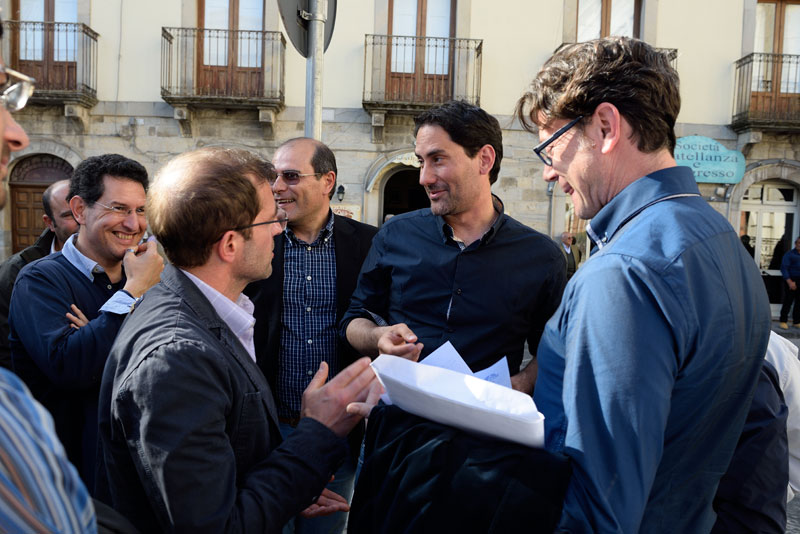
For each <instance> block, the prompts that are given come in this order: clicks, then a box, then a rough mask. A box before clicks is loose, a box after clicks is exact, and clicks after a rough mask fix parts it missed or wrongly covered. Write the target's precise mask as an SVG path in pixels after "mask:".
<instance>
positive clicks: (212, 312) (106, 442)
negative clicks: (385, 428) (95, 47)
mask: <svg viewBox="0 0 800 534" xmlns="http://www.w3.org/2000/svg"><path fill="white" fill-rule="evenodd" d="M274 172H275V171H274V169H273V167H272V166H271V165H270V164H269V163H268V162H266V161H264V160H262V159H260V158H259V157H258V156H255V155H254V154H251V153H249V152H246V151H242V150H229V149H221V148H206V149H202V150H198V151H195V152H190V153H186V154H183V155H181V156H178V157H177V158H175V159H173V160H172V161H171V162H170V163H169V164H167V166H166V167H165V168H164V169H162V171H161V172H160V173H159V174H158V176H157V178H156V182H155V184H153V186H152V188H151V195H150V196H149V197H148V204H147V211H148V215H149V219H150V224H151V228H152V230H153V233H154V234H155V236H156V237H157V238H158V240H159V241H160V243H161V245H162V246H163V247H164V251H165V252H166V255H167V257H168V258H169V260H170V263H171V264H172V265H169V266H167V267H166V269H165V270H164V273H163V275H162V280H161V282H160V283H159V284H158V285H156V286H155V287H153V289H152V290H151V291H149V292H148V293H147V294H146V295H145V296H144V297H143V298H142V299H141V302H139V303H137V304H136V305H135V307H134V309H133V311H132V312H131V314H130V316H129V318H128V319H127V320H126V322H125V324H124V325H123V327H122V329H121V331H120V333H119V336H118V337H117V340H116V342H115V344H114V347H113V349H112V351H111V355H110V357H109V362H108V365H107V366H106V369H105V372H104V376H103V384H102V389H101V400H100V433H101V439H102V450H103V460H104V464H105V470H104V471H105V473H104V474H105V476H104V477H100V478H102V479H103V480H105V481H106V482H107V483H108V487H107V491H106V492H104V497H105V498H106V499H107V500H109V501H110V504H112V505H113V506H114V507H115V508H116V509H117V510H118V511H120V512H121V513H122V514H123V515H125V516H127V517H128V518H129V519H130V520H131V521H132V522H133V523H134V524H136V526H137V527H138V528H139V529H140V530H141V531H142V532H155V531H174V532H209V533H212V532H213V533H217V532H244V531H248V532H277V531H278V530H280V528H281V527H282V526H283V525H284V524H285V523H286V521H288V520H289V519H290V518H291V517H293V516H294V515H296V514H299V513H301V512H303V513H304V514H305V515H307V516H313V515H316V514H325V513H332V512H336V511H342V510H346V509H347V504H346V503H345V502H344V501H343V499H342V498H341V497H338V496H337V495H335V494H333V493H331V492H329V491H327V490H323V488H324V486H325V484H326V483H327V482H328V480H329V479H330V477H331V475H332V474H333V473H334V471H335V470H336V469H337V467H338V466H339V465H340V464H341V462H342V460H343V459H344V457H345V454H346V452H347V445H346V440H345V439H344V436H346V435H347V434H348V432H349V431H350V430H351V429H352V428H353V427H354V426H355V425H356V423H357V422H358V421H359V420H360V418H361V417H360V415H358V414H360V413H364V412H365V411H366V409H365V404H364V403H372V404H374V402H375V401H376V400H377V395H378V391H379V389H380V388H379V386H378V385H377V381H376V380H375V378H374V374H373V373H372V371H371V369H369V359H367V358H363V359H361V360H359V361H358V362H356V363H354V364H353V365H351V366H350V367H348V368H347V369H344V370H342V371H341V372H340V373H339V374H338V375H337V376H336V377H335V378H334V379H332V380H331V381H330V382H328V383H327V384H325V381H326V378H327V374H328V372H327V371H328V367H327V365H326V364H324V363H323V364H321V365H320V367H319V370H318V371H317V372H316V373H315V375H314V378H313V379H312V380H311V383H310V384H309V386H308V388H307V389H306V391H305V392H304V394H303V401H302V409H301V414H300V415H301V419H300V421H299V423H298V425H297V429H296V430H295V432H293V433H292V435H291V436H290V437H289V438H288V439H286V440H284V441H283V442H282V443H281V437H280V434H279V430H278V415H277V411H276V408H275V403H274V401H273V398H272V392H271V390H270V387H269V385H268V383H267V381H266V379H265V378H264V375H263V374H262V373H261V371H260V369H259V368H258V366H257V365H256V354H255V348H254V344H253V325H254V323H255V319H254V318H253V317H252V309H253V307H252V303H251V302H250V300H249V299H248V298H247V297H245V296H244V295H242V290H243V289H244V287H245V286H246V285H247V284H248V283H250V282H253V281H255V280H259V279H262V278H265V277H267V276H269V274H270V272H271V260H272V252H273V239H274V237H275V236H276V235H277V234H278V233H280V231H281V230H282V228H283V227H284V226H285V224H286V215H285V214H284V213H283V211H282V210H279V209H278V208H277V206H276V203H275V201H274V200H273V198H272V191H271V189H270V186H269V182H270V181H271V180H274ZM348 410H349V411H351V412H353V413H349V412H348ZM320 495H322V496H321V497H320V498H319V500H317V497H318V496H320Z"/></svg>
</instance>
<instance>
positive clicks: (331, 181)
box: [319, 171, 336, 197]
mask: <svg viewBox="0 0 800 534" xmlns="http://www.w3.org/2000/svg"><path fill="white" fill-rule="evenodd" d="M319 179H320V180H324V181H325V195H326V196H328V197H330V196H331V191H333V187H334V186H335V185H336V173H335V172H333V171H331V172H326V173H325V174H323V175H322V176H320V178H319Z"/></svg>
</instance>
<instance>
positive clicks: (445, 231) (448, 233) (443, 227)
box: [436, 193, 505, 244]
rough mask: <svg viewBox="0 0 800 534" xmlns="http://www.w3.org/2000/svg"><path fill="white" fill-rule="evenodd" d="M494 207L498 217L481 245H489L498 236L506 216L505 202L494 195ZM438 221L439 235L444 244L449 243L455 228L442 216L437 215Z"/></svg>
mask: <svg viewBox="0 0 800 534" xmlns="http://www.w3.org/2000/svg"><path fill="white" fill-rule="evenodd" d="M492 206H493V207H494V211H495V212H496V213H497V216H496V217H495V219H494V222H493V223H492V225H491V226H490V227H489V228H488V230H486V232H485V233H484V234H483V236H482V237H481V239H480V242H481V243H487V244H488V243H489V242H490V241H491V240H492V239H494V236H495V235H497V231H498V230H499V229H500V226H502V224H503V215H505V206H504V205H503V201H502V200H500V197H498V196H497V195H495V194H494V193H492ZM436 221H437V222H438V223H439V224H438V225H437V227H438V228H439V234H440V235H441V237H442V242H444V243H447V240H448V239H453V228H452V227H451V226H450V225H449V224H447V223H446V222H445V220H444V217H442V216H441V215H436Z"/></svg>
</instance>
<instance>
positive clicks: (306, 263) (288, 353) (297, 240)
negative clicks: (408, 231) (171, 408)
mask: <svg viewBox="0 0 800 534" xmlns="http://www.w3.org/2000/svg"><path fill="white" fill-rule="evenodd" d="M272 163H273V165H275V170H276V171H277V178H276V179H275V180H274V181H273V182H272V192H273V195H274V196H275V200H276V201H277V202H278V205H279V206H280V207H281V208H283V209H284V210H285V211H286V214H287V215H288V217H289V224H288V228H287V229H286V231H285V232H283V233H282V234H279V235H278V236H276V238H275V256H274V259H273V260H272V273H273V274H272V276H271V277H269V278H267V279H266V280H261V281H259V282H255V283H253V284H251V285H250V286H249V287H248V289H247V290H246V291H245V293H247V294H248V295H249V296H250V297H251V298H252V300H253V303H254V305H255V311H254V313H253V315H254V316H255V318H256V327H255V346H256V353H257V361H258V364H259V366H260V367H261V369H262V371H264V375H265V376H266V377H267V380H268V381H269V383H270V386H271V388H272V391H273V392H274V394H275V401H276V403H277V405H278V414H279V416H280V423H281V434H282V435H283V437H284V438H285V437H286V436H287V435H288V434H289V433H291V432H292V430H293V429H294V427H295V426H297V423H298V421H299V415H300V401H301V398H302V393H303V390H305V388H306V387H307V386H308V383H309V382H310V380H311V378H312V377H313V376H314V373H315V372H316V370H317V369H318V368H319V364H320V362H322V361H326V362H328V365H330V375H331V376H333V375H335V374H336V373H337V372H338V371H340V370H341V369H344V368H345V367H347V366H348V365H349V364H351V363H352V362H354V361H355V360H356V359H358V357H359V354H358V353H357V352H356V351H355V350H354V349H353V348H352V347H351V346H350V345H349V344H348V343H347V341H345V340H342V339H339V338H338V337H337V333H336V332H337V324H338V322H339V320H340V319H341V318H342V316H343V315H344V312H345V311H346V310H347V306H348V304H349V302H350V295H351V294H352V293H353V290H354V289H355V287H356V282H357V279H358V273H359V271H360V270H361V263H362V262H363V261H364V258H365V257H366V255H367V251H368V250H369V247H370V244H371V243H372V236H374V235H375V233H376V232H377V229H376V228H375V227H373V226H370V225H367V224H363V223H360V222H357V221H354V220H352V219H348V218H346V217H341V216H339V215H334V214H333V212H332V211H331V209H330V199H331V197H332V196H333V192H334V190H335V189H336V175H337V168H336V158H335V157H334V155H333V152H332V151H331V149H330V148H328V147H327V146H326V145H325V144H323V143H321V142H319V141H317V140H314V139H309V138H297V139H290V140H289V141H286V142H285V143H283V144H282V145H281V146H280V147H278V150H277V151H276V152H275V156H274V157H273V159H272ZM362 435H363V425H362V424H359V425H358V426H357V427H356V428H355V429H354V430H353V432H352V433H351V434H350V437H349V440H350V445H351V454H350V455H349V456H348V458H347V459H346V461H345V463H344V464H343V465H342V467H341V468H339V470H338V471H337V472H336V474H335V476H334V481H333V482H332V483H331V484H329V485H328V489H330V490H331V491H334V492H336V493H339V494H340V495H342V496H344V497H345V498H346V499H347V500H348V502H349V501H350V498H351V497H352V493H353V481H354V480H353V479H354V475H355V466H356V461H357V459H358V452H359V449H360V445H361V437H362ZM346 522H347V513H346V512H339V513H336V514H333V515H330V516H325V517H317V518H313V519H305V518H299V517H298V518H295V519H294V524H292V522H290V523H289V524H288V525H287V527H286V528H285V529H284V532H287V533H290V532H304V533H305V532H342V531H343V530H344V527H345V524H346Z"/></svg>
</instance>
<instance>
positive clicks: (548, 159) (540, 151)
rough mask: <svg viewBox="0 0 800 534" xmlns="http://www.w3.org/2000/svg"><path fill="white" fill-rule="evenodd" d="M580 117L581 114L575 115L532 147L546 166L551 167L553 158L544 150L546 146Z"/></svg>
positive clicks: (576, 122) (581, 116) (573, 124)
mask: <svg viewBox="0 0 800 534" xmlns="http://www.w3.org/2000/svg"><path fill="white" fill-rule="evenodd" d="M582 118H583V115H580V116H579V117H576V118H574V119H572V120H571V121H569V122H568V123H567V124H565V125H564V126H562V127H561V128H559V129H558V130H556V133H554V134H553V135H551V136H550V137H548V138H547V139H545V140H544V141H542V142H541V143H539V144H538V145H536V146H535V147H533V153H534V154H536V155H537V156H539V159H540V160H542V163H544V164H545V165H547V166H548V167H552V166H553V158H552V157H551V156H550V153H549V152H547V150H546V149H547V147H548V146H550V145H551V144H553V142H554V141H555V140H556V139H558V138H559V137H561V136H562V135H564V133H565V132H566V131H567V130H569V129H570V128H572V127H573V126H575V125H576V124H578V121H579V120H581V119H582Z"/></svg>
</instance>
